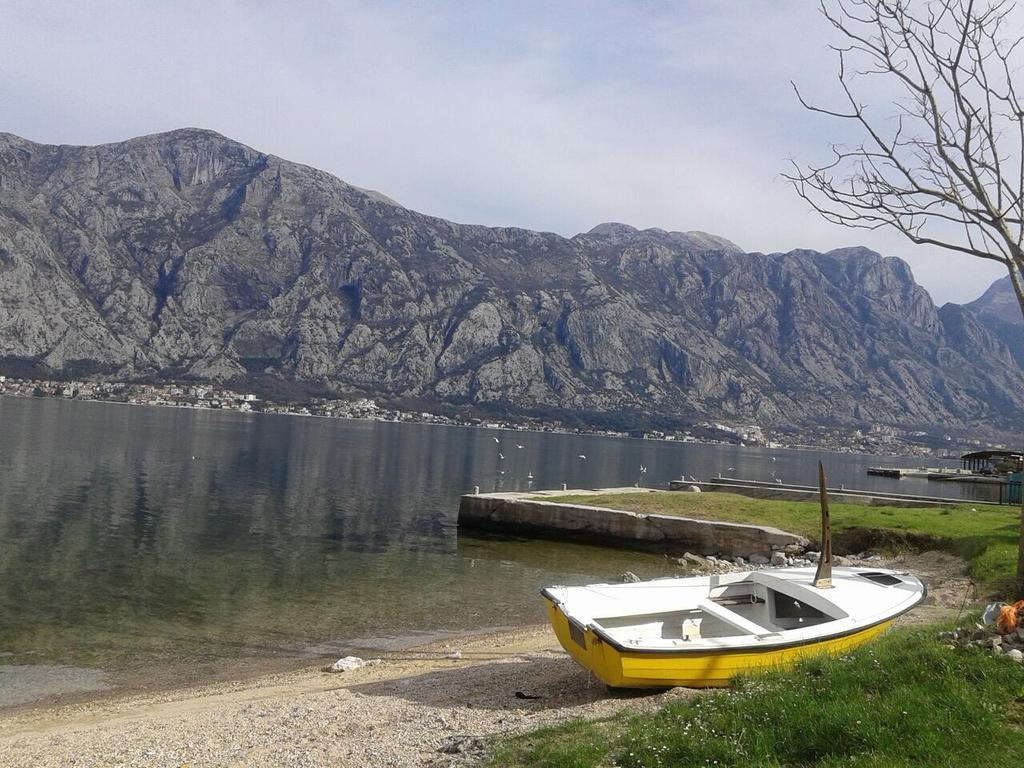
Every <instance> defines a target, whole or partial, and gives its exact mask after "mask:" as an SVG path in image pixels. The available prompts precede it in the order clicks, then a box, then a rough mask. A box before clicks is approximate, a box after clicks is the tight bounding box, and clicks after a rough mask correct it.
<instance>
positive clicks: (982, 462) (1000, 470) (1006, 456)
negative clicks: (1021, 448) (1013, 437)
mask: <svg viewBox="0 0 1024 768" xmlns="http://www.w3.org/2000/svg"><path fill="white" fill-rule="evenodd" d="M1022 463H1024V454H1021V453H1017V452H1015V451H1002V450H987V451H974V452H973V453H965V454H964V455H963V456H961V457H960V466H961V467H963V468H964V469H969V470H970V471H972V472H977V473H978V474H982V475H1005V474H1007V473H1009V472H1020V471H1021V464H1022Z"/></svg>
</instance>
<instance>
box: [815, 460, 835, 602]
mask: <svg viewBox="0 0 1024 768" xmlns="http://www.w3.org/2000/svg"><path fill="white" fill-rule="evenodd" d="M818 492H819V493H820V494H821V557H819V558H818V570H817V571H815V573H814V586H815V587H817V588H818V589H830V588H831V587H832V525H831V523H830V521H829V517H828V491H827V490H826V489H825V467H824V466H823V465H822V463H821V462H820V461H819V462H818Z"/></svg>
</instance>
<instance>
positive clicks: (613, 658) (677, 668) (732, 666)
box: [548, 600, 895, 688]
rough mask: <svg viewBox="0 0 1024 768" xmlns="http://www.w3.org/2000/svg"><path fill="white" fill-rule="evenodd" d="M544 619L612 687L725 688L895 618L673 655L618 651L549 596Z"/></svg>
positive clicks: (835, 649)
mask: <svg viewBox="0 0 1024 768" xmlns="http://www.w3.org/2000/svg"><path fill="white" fill-rule="evenodd" d="M548 618H549V619H550V621H551V626H552V627H553V628H554V630H555V635H556V636H557V637H558V641H559V642H560V643H561V644H562V647H563V648H565V650H566V651H567V652H568V653H569V655H570V656H572V657H573V658H574V659H575V660H576V661H578V662H579V663H580V664H582V665H583V666H584V667H586V668H587V669H589V670H590V671H591V672H593V673H594V674H595V675H597V677H598V678H600V679H601V680H602V681H603V682H604V683H606V684H607V685H610V686H612V687H614V688H664V687H674V686H685V687H687V688H724V687H726V686H728V685H729V683H730V682H731V681H732V679H733V677H735V676H736V675H739V674H742V673H745V672H756V671H758V670H765V669H771V668H780V667H786V666H789V665H791V664H794V663H795V662H797V661H798V660H800V659H804V658H807V657H810V656H819V655H822V654H832V655H840V654H843V653H846V652H848V651H850V650H852V649H854V648H856V647H857V646H859V645H862V644H864V643H866V642H867V641H869V640H871V639H873V638H875V637H877V636H878V635H880V634H882V633H883V632H885V631H886V630H887V629H888V628H889V627H890V626H892V623H893V621H894V620H895V617H894V618H893V619H889V620H888V621H884V622H882V623H880V624H875V625H874V626H871V627H867V628H865V629H862V630H859V631H856V632H852V633H849V634H845V635H842V636H839V637H834V638H824V639H822V640H817V641H813V642H809V643H807V644H804V645H793V646H788V647H784V648H778V649H775V650H772V649H765V650H763V651H753V650H748V649H741V650H735V651H733V650H726V651H709V652H693V651H690V652H680V653H673V652H671V651H668V652H661V651H658V652H650V651H648V652H644V651H626V650H620V649H618V648H616V647H614V646H613V645H611V644H610V643H608V642H605V641H604V640H603V639H602V638H600V637H599V636H598V635H597V634H596V633H595V632H594V631H593V630H591V629H590V628H585V629H579V628H572V627H571V626H570V624H569V620H568V618H567V617H566V615H565V614H564V613H563V612H562V611H561V610H560V609H559V608H558V606H557V605H556V604H555V603H553V602H551V601H550V600H549V601H548ZM580 641H582V645H581V643H580Z"/></svg>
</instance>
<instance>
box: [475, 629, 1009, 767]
mask: <svg viewBox="0 0 1024 768" xmlns="http://www.w3.org/2000/svg"><path fill="white" fill-rule="evenodd" d="M934 636H935V632H934V631H929V630H916V631H910V630H904V631H898V632H894V633H892V634H890V635H889V636H887V637H885V638H883V639H881V640H880V641H878V642H876V643H874V644H871V645H869V646H867V647H865V648H862V649H860V650H859V651H857V652H855V653H853V654H851V655H850V656H846V657H840V658H824V659H814V660H808V661H805V662H803V663H801V664H800V665H798V666H797V667H795V668H794V669H792V670H789V671H785V672H775V673H769V674H766V675H760V676H755V677H750V678H745V679H741V680H739V681H738V682H737V684H736V685H735V687H734V688H733V689H732V690H731V691H723V692H715V693H709V694H706V695H695V696H693V697H689V698H687V699H683V700H680V701H677V702H675V703H671V704H669V705H667V706H666V707H664V708H663V709H662V710H660V711H659V712H657V713H654V714H648V715H641V716H636V717H633V718H628V719H627V718H621V719H613V720H606V721H601V722H592V723H586V722H575V723H571V724H569V725H567V726H563V727H558V728H552V729H546V730H543V731H538V732H535V733H531V734H528V735H526V736H522V737H519V738H516V739H513V740H509V741H505V742H502V743H500V744H499V745H497V746H496V748H495V751H494V757H493V760H492V763H491V765H492V766H493V768H533V767H537V768H539V767H540V766H544V767H545V768H584V767H587V768H590V767H591V766H621V767H622V768H641V767H643V768H654V767H655V766H697V765H700V766H704V765H717V766H751V765H756V766H810V765H815V766H861V767H864V768H867V767H868V766H870V767H872V768H874V767H878V768H881V767H882V766H886V767H888V766H911V765H914V766H919V765H920V766H924V765H927V766H966V765H986V764H990V763H1002V762H1010V763H1012V762H1015V761H1016V759H1017V757H1016V756H1017V755H1018V754H1019V745H1020V741H1021V738H1022V737H1024V727H1022V726H1024V696H1022V694H1024V670H1022V668H1021V666H1020V665H1019V664H1016V663H1014V662H1011V661H1009V660H1007V659H1005V658H1000V657H992V656H989V655H987V654H984V653H982V652H980V651H951V650H949V649H947V648H944V647H943V646H942V645H941V644H940V643H939V642H938V641H937V640H935V639H934Z"/></svg>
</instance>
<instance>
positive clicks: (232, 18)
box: [0, 0, 1002, 304]
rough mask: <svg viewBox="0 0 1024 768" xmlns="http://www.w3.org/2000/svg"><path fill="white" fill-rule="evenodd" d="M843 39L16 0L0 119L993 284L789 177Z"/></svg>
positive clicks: (487, 18)
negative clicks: (850, 220)
mask: <svg viewBox="0 0 1024 768" xmlns="http://www.w3.org/2000/svg"><path fill="white" fill-rule="evenodd" d="M830 39H832V38H831V37H830V33H829V30H828V29H827V28H826V26H825V23H824V21H823V20H822V19H821V18H820V17H819V16H818V14H817V13H816V11H815V3H813V2H811V0H678V1H677V2H640V1H635V2H614V3H613V2H607V3H602V2H578V3H577V2H564V1H563V2H535V3H533V2H519V1H518V0H517V1H516V2H507V1H505V2H493V3H491V2H479V1H471V0H465V2H442V1H441V0H431V1H430V2H412V1H411V0H409V1H408V2H401V3H388V2H366V3H361V2H334V3H328V2H300V1H299V0H296V1H294V2H284V1H283V0H282V1H281V2H269V1H265V2H260V1H259V0H250V1H249V2H242V1H241V0H238V1H237V2H215V0H206V1H205V2H191V1H190V0H176V2H173V3H156V2H89V1H87V0H79V2H66V3H58V2H46V3H42V2H39V1H38V0H35V1H32V2H11V1H10V0H0V131H8V132H11V133H16V134H18V135H21V136H24V137H25V138H28V139H32V140H34V141H40V142H47V143H66V144H93V143H101V142H109V141H117V140H121V139H126V138H130V137H132V136H138V135H141V134H146V133H156V132H160V131H166V130H170V129H173V128H178V127H184V126H198V127H203V128H212V129H214V130H217V131H219V132H221V133H223V134H225V135H227V136H230V137H231V138H234V139H238V140H239V141H242V142H245V143H246V144H249V145H251V146H253V147H255V148H257V149H259V150H261V151H264V152H270V153H273V154H276V155H280V156H282V157H285V158H288V159H290V160H296V161H299V162H303V163H307V164H309V165H313V166H316V167H318V168H322V169H324V170H327V171H330V172H332V173H334V174H336V175H338V176H339V177H341V178H342V179H344V180H345V181H348V182H350V183H352V184H356V185H358V186H363V187H370V188H373V189H377V190H379V191H381V192H384V193H385V194H387V195H389V196H390V197H392V198H394V199H396V200H397V201H399V202H401V203H402V204H404V205H407V206H408V207H410V208H414V209H416V210H419V211H423V212H425V213H430V214H433V215H437V216H442V217H444V218H448V219H452V220H455V221H460V222H470V223H480V224H490V225H514V226H522V227H528V228H531V229H540V230H549V231H553V232H558V233H560V234H563V235H573V234H575V233H576V232H580V231H586V230H588V229H590V228H591V227H592V226H594V225H595V224H598V223H600V222H603V221H622V222H626V223H629V224H632V225H634V226H637V227H640V228H643V227H661V228H663V229H669V230H691V229H699V230H705V231H708V232H713V233H716V234H720V235H723V236H725V237H728V238H729V239H731V240H733V241H735V242H736V243H737V244H738V245H740V246H741V247H743V248H744V249H746V250H751V251H753V250H757V251H765V252H769V251H779V250H789V249H792V248H814V249H817V250H825V249H828V248H833V247H839V246H845V245H858V244H863V245H868V246H870V247H872V248H874V249H876V250H878V251H880V252H882V253H884V254H885V255H891V256H899V257H901V258H903V259H906V260H907V261H908V262H909V263H910V264H911V266H912V267H913V270H914V274H915V276H916V277H917V279H918V281H919V282H920V283H922V284H923V285H924V286H925V287H926V288H928V289H929V291H931V293H932V296H933V297H934V298H935V300H936V302H937V303H940V304H941V303H943V302H945V301H969V300H971V299H973V298H975V297H976V296H978V295H979V294H980V293H981V292H982V291H983V290H984V289H985V287H987V286H988V284H989V283H991V282H992V280H994V279H995V278H997V277H1001V276H1002V272H1001V271H1000V270H1001V269H1002V268H1001V267H1000V266H999V265H997V264H987V263H985V262H981V261H979V260H976V259H971V258H969V257H961V256H956V255H953V254H946V253H942V252H935V251H928V250H925V249H921V248H917V247H915V246H912V245H910V244H909V243H907V242H905V241H904V240H902V239H901V238H900V237H899V236H898V235H896V234H887V235H882V234H878V233H865V232H859V231H850V230H846V229H842V228H839V227H834V226H832V225H829V224H826V223H824V222H822V221H820V220H819V219H818V218H817V217H816V216H815V215H814V214H812V213H810V212H809V210H808V208H807V206H806V204H804V203H803V202H802V201H800V200H799V199H798V198H796V196H795V194H794V193H793V192H792V190H791V189H790V188H789V187H788V186H787V185H786V184H785V183H784V182H782V181H781V180H780V179H779V173H780V172H781V171H783V170H785V169H786V167H787V161H788V159H789V158H790V157H795V158H797V159H800V160H808V161H813V160H820V159H822V158H823V157H825V156H826V155H827V153H828V147H829V144H830V141H832V140H836V139H841V138H844V137H842V136H840V135H839V134H838V126H835V125H834V124H832V123H830V122H829V121H828V120H827V119H824V118H820V117H815V116H813V115H809V114H808V113H806V112H804V111H803V110H802V109H801V108H800V106H799V105H798V104H797V102H796V99H795V97H794V95H793V92H792V90H791V88H790V85H789V81H790V80H791V79H795V80H797V81H798V82H799V84H800V85H801V87H802V88H803V89H805V90H806V91H807V92H808V93H809V94H811V95H813V96H815V97H818V98H819V99H820V100H822V101H825V100H827V99H828V98H829V97H831V96H834V95H835V83H834V80H833V77H832V75H833V72H834V70H835V63H834V60H833V59H832V57H831V55H830V53H829V51H828V50H827V48H826V46H827V44H828V42H829V40H830Z"/></svg>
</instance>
